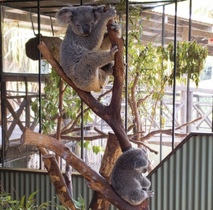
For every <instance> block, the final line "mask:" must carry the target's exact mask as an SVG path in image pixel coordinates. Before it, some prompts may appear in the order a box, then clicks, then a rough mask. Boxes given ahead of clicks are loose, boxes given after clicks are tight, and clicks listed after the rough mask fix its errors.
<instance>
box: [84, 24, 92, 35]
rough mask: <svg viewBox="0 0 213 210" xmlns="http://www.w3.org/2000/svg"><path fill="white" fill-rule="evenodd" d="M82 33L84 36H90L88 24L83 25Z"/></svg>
mask: <svg viewBox="0 0 213 210" xmlns="http://www.w3.org/2000/svg"><path fill="white" fill-rule="evenodd" d="M83 32H84V35H89V34H90V26H89V25H88V24H84V25H83Z"/></svg>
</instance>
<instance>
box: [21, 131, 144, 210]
mask: <svg viewBox="0 0 213 210" xmlns="http://www.w3.org/2000/svg"><path fill="white" fill-rule="evenodd" d="M21 142H22V144H26V145H28V144H29V145H36V146H38V147H44V148H46V149H48V150H51V151H53V152H55V153H56V154H58V155H59V156H60V157H61V158H63V159H64V160H65V161H66V162H67V164H69V165H71V166H72V167H73V168H74V169H76V170H77V171H78V172H79V173H80V174H81V175H82V176H83V177H84V178H85V179H86V180H87V182H88V186H89V187H90V188H91V189H93V190H94V191H97V192H99V193H100V194H101V195H102V196H103V197H104V198H105V199H107V200H108V201H109V202H110V203H112V204H113V205H114V206H116V207H117V208H118V209H120V210H130V209H131V210H141V209H144V207H143V206H144V205H145V204H146V201H145V202H143V204H141V206H132V205H130V204H129V203H127V202H126V201H124V200H123V199H122V198H121V197H119V196H118V195H117V193H116V192H115V191H114V190H113V188H112V187H111V185H110V184H109V183H108V182H107V181H106V180H105V179H104V178H103V177H102V176H101V175H99V174H98V173H97V172H96V171H94V170H92V169H91V168H90V167H89V166H88V165H87V164H86V163H85V162H83V161H82V160H81V159H80V158H78V157H77V156H76V155H75V154H74V153H72V152H71V151H70V149H69V148H68V147H66V146H65V145H64V144H62V143H61V142H59V141H58V140H57V139H54V138H52V137H50V136H47V135H44V134H40V133H36V132H33V131H31V130H30V129H28V128H25V130H24V133H23V135H22V138H21ZM64 186H66V185H65V184H64Z"/></svg>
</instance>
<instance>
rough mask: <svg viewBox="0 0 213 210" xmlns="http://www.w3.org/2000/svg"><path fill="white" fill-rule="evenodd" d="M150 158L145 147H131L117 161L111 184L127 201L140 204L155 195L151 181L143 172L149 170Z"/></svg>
mask: <svg viewBox="0 0 213 210" xmlns="http://www.w3.org/2000/svg"><path fill="white" fill-rule="evenodd" d="M147 167H148V159H147V154H146V152H145V151H144V150H143V149H130V150H128V151H126V152H124V153H123V154H122V155H121V156H120V157H119V158H118V160H117V161H116V163H115V166H114V168H113V170H112V174H111V185H112V186H113V188H114V190H115V191H116V192H117V193H118V195H119V196H120V197H122V198H123V199H124V200H125V201H127V202H128V203H130V204H132V205H139V204H140V203H141V202H142V201H144V200H145V199H146V198H148V197H152V196H153V195H154V193H153V191H149V190H148V189H149V187H150V186H151V182H150V181H149V180H148V179H147V178H146V177H145V176H144V175H143V174H142V173H145V172H146V171H147Z"/></svg>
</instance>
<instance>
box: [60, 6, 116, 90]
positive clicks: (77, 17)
mask: <svg viewBox="0 0 213 210" xmlns="http://www.w3.org/2000/svg"><path fill="white" fill-rule="evenodd" d="M115 15H116V11H115V9H113V8H110V9H108V10H107V11H106V12H104V7H103V6H99V7H92V6H81V7H64V8H62V9H61V10H60V11H59V12H57V14H56V18H57V19H58V21H59V22H60V23H66V24H68V27H67V31H66V36H65V38H64V40H63V42H62V44H61V50H60V61H61V65H62V68H63V70H64V72H65V73H66V75H67V76H68V77H69V78H70V79H71V80H72V81H73V83H74V84H75V86H76V87H78V88H80V89H81V90H84V91H87V92H90V91H97V92H99V91H100V90H101V89H102V88H103V87H104V86H106V84H107V82H108V79H109V76H110V75H112V73H113V62H112V61H113V60H114V55H115V53H116V52H117V51H118V47H117V46H116V45H115V46H113V47H111V49H110V43H109V39H108V35H107V34H105V31H106V25H107V22H108V21H109V20H110V19H112V18H114V17H115ZM112 28H113V29H115V31H118V29H119V25H116V24H113V25H112ZM103 49H105V50H103Z"/></svg>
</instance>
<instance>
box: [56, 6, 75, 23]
mask: <svg viewBox="0 0 213 210" xmlns="http://www.w3.org/2000/svg"><path fill="white" fill-rule="evenodd" d="M72 16H73V11H72V8H71V7H63V8H62V9H60V10H59V11H58V12H57V13H56V19H57V20H58V22H59V23H66V24H67V23H69V22H70V20H71V18H72Z"/></svg>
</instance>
